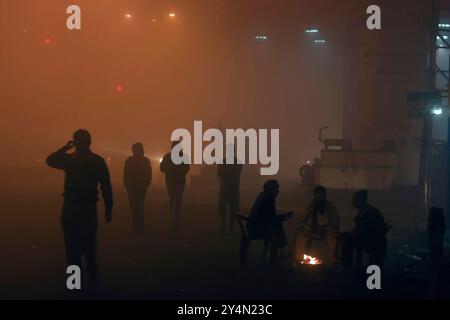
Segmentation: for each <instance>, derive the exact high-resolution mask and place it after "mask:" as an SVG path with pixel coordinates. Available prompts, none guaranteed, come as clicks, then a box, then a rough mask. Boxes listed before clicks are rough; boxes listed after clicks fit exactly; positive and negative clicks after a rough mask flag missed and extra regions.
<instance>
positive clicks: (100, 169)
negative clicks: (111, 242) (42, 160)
mask: <svg viewBox="0 0 450 320" xmlns="http://www.w3.org/2000/svg"><path fill="white" fill-rule="evenodd" d="M90 145H91V135H90V134H89V132H88V131H86V130H78V131H76V132H75V133H74V135H73V141H69V142H68V143H67V144H66V145H65V146H64V147H62V148H61V149H59V150H58V151H56V152H54V153H52V154H51V155H50V156H49V157H48V158H47V164H48V166H50V167H52V168H55V169H61V170H64V172H65V179H64V194H63V196H64V205H63V209H62V215H61V225H62V228H63V232H64V241H65V246H66V255H67V262H68V264H69V265H77V266H79V267H82V257H83V256H84V258H85V261H86V265H87V274H88V277H89V280H90V282H91V283H93V284H96V283H97V282H98V270H97V202H98V185H99V184H100V189H101V192H102V195H103V200H104V202H105V220H106V223H109V222H111V220H112V208H113V197H112V189H111V181H110V177H109V171H108V167H107V165H106V162H105V160H103V158H102V157H100V156H98V155H96V154H95V153H93V152H92V151H91V149H90ZM74 147H75V152H74V153H67V152H68V151H69V150H71V149H72V148H74Z"/></svg>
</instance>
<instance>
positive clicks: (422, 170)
mask: <svg viewBox="0 0 450 320" xmlns="http://www.w3.org/2000/svg"><path fill="white" fill-rule="evenodd" d="M439 5H440V2H439V0H432V1H431V12H430V15H431V17H430V26H429V27H430V29H429V46H430V53H429V61H428V70H429V71H428V72H429V73H428V79H427V87H428V89H429V90H434V89H436V37H437V34H438V30H437V29H438V24H439ZM432 120H433V119H432V117H431V115H425V116H424V118H423V127H422V142H421V148H420V165H419V187H418V197H417V208H416V216H415V230H416V231H418V230H419V228H420V217H421V216H422V213H423V212H427V211H428V199H429V186H428V144H429V141H430V138H431V135H432V130H433V128H432V126H433V122H432Z"/></svg>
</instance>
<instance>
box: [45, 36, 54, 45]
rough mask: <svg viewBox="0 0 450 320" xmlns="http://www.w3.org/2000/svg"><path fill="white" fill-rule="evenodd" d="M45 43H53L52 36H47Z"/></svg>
mask: <svg viewBox="0 0 450 320" xmlns="http://www.w3.org/2000/svg"><path fill="white" fill-rule="evenodd" d="M44 44H46V45H50V44H52V38H51V37H45V38H44Z"/></svg>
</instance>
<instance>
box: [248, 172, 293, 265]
mask: <svg viewBox="0 0 450 320" xmlns="http://www.w3.org/2000/svg"><path fill="white" fill-rule="evenodd" d="M279 192H280V186H279V184H278V181H276V180H269V181H267V182H266V183H265V184H264V187H263V191H262V192H261V193H260V194H259V196H258V197H257V198H256V201H255V203H254V205H253V207H252V210H251V212H250V216H249V218H248V222H247V230H248V238H249V240H258V239H261V240H265V245H264V257H265V256H266V255H267V251H268V250H269V246H270V260H269V261H270V264H273V263H275V262H276V260H277V258H278V253H279V250H280V249H281V248H283V247H285V246H286V244H287V241H286V236H285V234H284V230H283V222H284V221H285V220H287V219H289V218H291V217H292V212H289V213H286V214H277V209H276V203H275V199H276V197H277V196H278V194H279Z"/></svg>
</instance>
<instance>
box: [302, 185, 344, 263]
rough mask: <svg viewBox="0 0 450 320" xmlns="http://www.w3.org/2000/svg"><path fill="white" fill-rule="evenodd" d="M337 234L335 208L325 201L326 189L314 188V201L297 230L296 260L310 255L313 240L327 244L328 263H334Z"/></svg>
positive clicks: (337, 222)
mask: <svg viewBox="0 0 450 320" xmlns="http://www.w3.org/2000/svg"><path fill="white" fill-rule="evenodd" d="M338 233H339V216H338V213H337V210H336V207H335V206H334V205H333V204H332V203H331V202H329V201H328V200H327V189H326V188H325V187H323V186H317V187H315V188H314V199H313V201H312V203H311V204H310V205H308V207H306V214H305V216H304V217H303V219H302V221H301V222H300V226H299V228H298V229H297V236H296V240H297V244H296V258H297V259H302V257H303V255H304V254H310V252H309V251H310V249H311V243H312V241H313V240H325V241H326V242H327V244H328V262H329V263H330V264H334V263H335V262H336V256H335V252H336V243H337V238H338Z"/></svg>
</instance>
